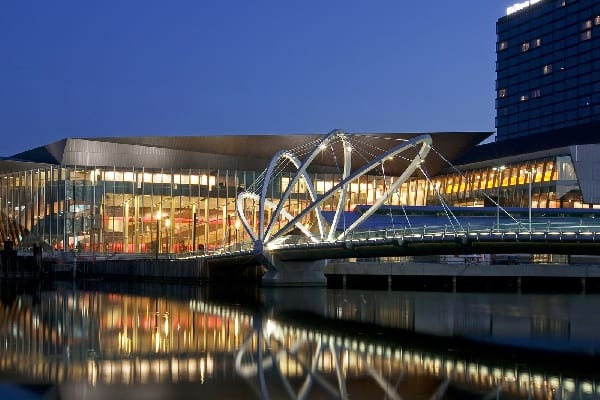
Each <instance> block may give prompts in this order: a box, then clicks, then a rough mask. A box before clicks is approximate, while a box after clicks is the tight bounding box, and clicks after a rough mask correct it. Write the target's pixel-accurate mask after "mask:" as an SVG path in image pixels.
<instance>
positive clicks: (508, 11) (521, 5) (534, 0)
mask: <svg viewBox="0 0 600 400" xmlns="http://www.w3.org/2000/svg"><path fill="white" fill-rule="evenodd" d="M540 1H542V0H527V1H524V2H522V3H516V4H513V5H512V6H510V7H508V8H507V9H506V15H510V14H512V13H515V12H517V11H519V10H522V9H524V8H525V7H529V6H532V5H534V4H535V3H539V2H540Z"/></svg>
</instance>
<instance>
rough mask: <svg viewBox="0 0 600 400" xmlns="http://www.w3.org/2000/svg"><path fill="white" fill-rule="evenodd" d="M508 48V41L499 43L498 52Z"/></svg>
mask: <svg viewBox="0 0 600 400" xmlns="http://www.w3.org/2000/svg"><path fill="white" fill-rule="evenodd" d="M507 48H508V43H507V42H506V40H504V41H502V42H500V43H498V51H502V50H506V49H507Z"/></svg>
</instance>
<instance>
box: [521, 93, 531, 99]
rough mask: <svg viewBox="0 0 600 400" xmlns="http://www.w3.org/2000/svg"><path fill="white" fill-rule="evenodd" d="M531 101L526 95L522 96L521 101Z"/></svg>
mask: <svg viewBox="0 0 600 400" xmlns="http://www.w3.org/2000/svg"><path fill="white" fill-rule="evenodd" d="M527 100H529V96H527V95H526V94H524V95H522V96H521V101H527Z"/></svg>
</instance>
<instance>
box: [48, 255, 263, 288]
mask: <svg viewBox="0 0 600 400" xmlns="http://www.w3.org/2000/svg"><path fill="white" fill-rule="evenodd" d="M254 264H255V263H254ZM66 267H67V268H62V270H63V271H65V272H66V273H64V275H69V271H72V269H73V267H74V268H75V276H76V277H77V278H91V279H94V278H108V279H120V280H144V281H160V282H181V283H203V282H209V281H211V282H236V281H244V282H257V281H259V280H260V278H261V277H262V274H263V269H262V267H261V266H257V265H253V264H252V263H250V262H249V260H247V259H246V258H243V257H240V259H239V262H238V263H231V262H229V263H222V262H220V260H218V259H217V260H215V259H204V258H190V259H170V258H158V259H153V258H148V259H135V258H131V259H118V258H117V259H90V258H82V257H78V258H77V260H76V262H74V263H70V264H69V265H68V266H66ZM54 268H56V265H54ZM49 269H50V270H52V267H49ZM71 275H72V273H71Z"/></svg>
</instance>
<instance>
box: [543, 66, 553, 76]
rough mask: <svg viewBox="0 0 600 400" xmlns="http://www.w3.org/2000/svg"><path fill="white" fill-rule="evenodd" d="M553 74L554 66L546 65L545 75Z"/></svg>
mask: <svg viewBox="0 0 600 400" xmlns="http://www.w3.org/2000/svg"><path fill="white" fill-rule="evenodd" d="M550 73H552V64H548V65H544V75H548V74H550Z"/></svg>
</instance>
